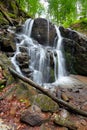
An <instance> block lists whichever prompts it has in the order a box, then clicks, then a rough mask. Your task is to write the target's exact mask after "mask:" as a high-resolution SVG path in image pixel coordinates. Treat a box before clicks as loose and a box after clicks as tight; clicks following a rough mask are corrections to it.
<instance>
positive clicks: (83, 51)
mask: <svg viewBox="0 0 87 130" xmlns="http://www.w3.org/2000/svg"><path fill="white" fill-rule="evenodd" d="M59 29H60V32H61V35H62V37H63V44H64V50H65V58H66V67H67V70H68V72H69V73H77V74H81V75H85V76H87V38H86V37H84V36H83V35H82V34H80V33H78V32H76V31H73V30H71V29H65V28H64V27H62V26H61V27H60V28H59ZM48 31H49V32H48ZM48 35H49V36H48ZM31 36H32V37H33V38H34V39H35V40H37V41H38V42H39V43H40V44H42V45H49V46H53V45H54V43H55V40H56V30H55V27H54V25H53V24H52V23H50V22H49V23H48V21H47V20H46V19H43V18H37V19H35V20H34V25H33V28H32V34H31Z"/></svg>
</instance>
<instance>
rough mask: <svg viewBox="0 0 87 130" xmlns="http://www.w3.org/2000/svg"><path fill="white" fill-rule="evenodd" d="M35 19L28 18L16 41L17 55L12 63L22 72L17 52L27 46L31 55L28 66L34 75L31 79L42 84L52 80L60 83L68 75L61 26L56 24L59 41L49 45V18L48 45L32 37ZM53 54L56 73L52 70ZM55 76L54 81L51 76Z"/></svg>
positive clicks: (12, 59)
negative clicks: (18, 40)
mask: <svg viewBox="0 0 87 130" xmlns="http://www.w3.org/2000/svg"><path fill="white" fill-rule="evenodd" d="M33 23H34V20H32V19H28V20H26V22H25V24H24V28H23V32H22V33H21V34H18V35H17V37H19V39H21V40H20V42H19V43H16V46H17V50H16V52H15V55H14V56H13V57H12V58H11V61H12V63H13V64H14V66H15V68H16V71H18V72H19V73H20V74H23V73H22V72H21V69H20V67H19V65H18V63H17V61H16V56H17V54H19V53H21V52H20V49H19V48H20V47H21V46H22V47H24V48H27V54H28V55H29V57H30V60H29V66H28V68H29V69H30V70H32V77H31V79H32V80H33V81H35V82H36V83H38V84H40V85H44V84H45V83H46V84H50V83H52V82H54V83H58V81H59V79H60V78H62V77H64V76H66V69H65V60H64V57H63V52H62V49H63V47H62V37H61V34H60V31H59V28H57V26H55V29H56V34H57V42H56V46H55V47H50V46H49V21H48V20H47V25H48V28H47V31H48V32H47V34H48V35H47V43H48V44H47V46H44V45H41V44H39V43H38V42H37V41H35V40H33V39H32V38H31V31H32V27H33ZM43 35H44V34H43ZM51 55H52V56H53V62H54V68H53V71H54V75H53V73H52V72H51V71H52V67H51V65H50V62H51V61H50V57H51ZM51 73H52V74H51ZM51 76H53V77H54V81H51V78H53V77H51Z"/></svg>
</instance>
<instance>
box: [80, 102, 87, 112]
mask: <svg viewBox="0 0 87 130" xmlns="http://www.w3.org/2000/svg"><path fill="white" fill-rule="evenodd" d="M81 109H82V110H83V111H87V102H85V103H84V104H82V107H81Z"/></svg>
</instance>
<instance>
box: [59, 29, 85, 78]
mask: <svg viewBox="0 0 87 130" xmlns="http://www.w3.org/2000/svg"><path fill="white" fill-rule="evenodd" d="M60 31H61V35H62V36H63V37H64V39H63V43H64V50H65V52H66V54H65V57H66V63H67V68H68V70H69V71H73V73H76V72H77V73H78V74H81V75H85V76H87V37H85V36H84V35H82V34H80V33H78V32H76V31H74V30H71V29H65V28H63V27H60ZM72 69H73V70H72Z"/></svg>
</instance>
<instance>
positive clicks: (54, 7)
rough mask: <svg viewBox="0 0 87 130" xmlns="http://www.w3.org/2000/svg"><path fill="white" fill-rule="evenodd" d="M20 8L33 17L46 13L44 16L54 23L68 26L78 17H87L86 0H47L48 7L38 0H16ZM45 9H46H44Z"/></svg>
mask: <svg viewBox="0 0 87 130" xmlns="http://www.w3.org/2000/svg"><path fill="white" fill-rule="evenodd" d="M16 1H17V3H18V4H19V5H20V8H21V9H22V10H24V11H26V12H27V13H28V14H29V15H30V16H32V17H33V18H35V17H36V15H37V16H38V17H39V16H41V14H43V13H46V14H45V16H46V18H48V16H49V19H50V20H51V21H53V22H54V23H56V24H62V25H64V26H65V27H68V26H69V25H70V24H72V23H73V22H74V21H75V20H77V19H79V18H80V17H83V18H85V17H87V0H72V1H71V0H66V1H65V0H47V1H45V0H44V2H48V8H46V7H45V3H44V4H41V1H40V0H16ZM45 10H46V11H45Z"/></svg>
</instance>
